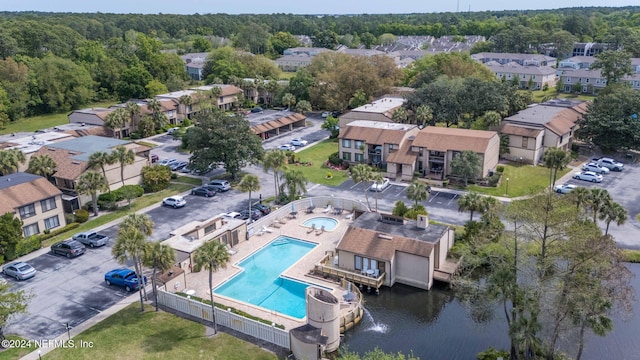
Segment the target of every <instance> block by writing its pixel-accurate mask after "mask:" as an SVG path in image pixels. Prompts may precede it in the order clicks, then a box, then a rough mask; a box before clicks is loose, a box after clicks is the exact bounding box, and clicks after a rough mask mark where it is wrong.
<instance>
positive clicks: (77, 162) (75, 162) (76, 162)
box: [71, 161, 80, 165]
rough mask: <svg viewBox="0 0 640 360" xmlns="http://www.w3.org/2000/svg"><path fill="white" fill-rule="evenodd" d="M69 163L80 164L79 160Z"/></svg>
mask: <svg viewBox="0 0 640 360" xmlns="http://www.w3.org/2000/svg"><path fill="white" fill-rule="evenodd" d="M71 163H72V164H73V165H80V162H79V161H72V162H71Z"/></svg>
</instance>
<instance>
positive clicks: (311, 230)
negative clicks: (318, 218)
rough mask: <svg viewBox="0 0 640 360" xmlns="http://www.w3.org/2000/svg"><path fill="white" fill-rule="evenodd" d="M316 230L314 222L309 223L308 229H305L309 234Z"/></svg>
mask: <svg viewBox="0 0 640 360" xmlns="http://www.w3.org/2000/svg"><path fill="white" fill-rule="evenodd" d="M316 230H317V229H316V224H311V228H310V229H309V230H307V234H310V233H312V232H314V231H316Z"/></svg>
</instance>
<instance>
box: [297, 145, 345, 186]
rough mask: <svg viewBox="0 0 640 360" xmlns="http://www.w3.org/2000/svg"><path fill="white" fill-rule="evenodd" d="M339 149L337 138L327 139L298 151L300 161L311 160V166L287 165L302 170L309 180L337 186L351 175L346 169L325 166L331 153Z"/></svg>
mask: <svg viewBox="0 0 640 360" xmlns="http://www.w3.org/2000/svg"><path fill="white" fill-rule="evenodd" d="M337 151H338V142H337V141H336V139H327V140H324V141H322V142H320V143H318V144H316V145H313V146H311V147H309V148H308V149H304V150H302V151H300V152H298V153H296V158H297V159H298V160H299V161H300V162H311V163H312V164H313V165H311V166H302V165H301V166H296V165H295V164H289V165H287V167H288V168H295V169H297V170H301V171H302V172H303V173H304V176H306V178H307V180H309V181H310V182H313V183H316V184H323V185H329V186H337V185H340V184H342V183H343V182H344V181H345V180H347V179H348V178H349V177H348V176H347V172H346V171H342V170H333V169H329V168H327V167H325V166H324V163H325V162H326V161H327V159H328V158H329V155H331V154H333V153H335V152H337ZM329 172H330V173H331V175H332V177H331V179H327V174H328V173H329Z"/></svg>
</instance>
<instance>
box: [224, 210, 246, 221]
mask: <svg viewBox="0 0 640 360" xmlns="http://www.w3.org/2000/svg"><path fill="white" fill-rule="evenodd" d="M222 217H226V218H229V219H240V218H241V217H242V214H240V213H239V212H235V211H229V212H226V213H224V214H222Z"/></svg>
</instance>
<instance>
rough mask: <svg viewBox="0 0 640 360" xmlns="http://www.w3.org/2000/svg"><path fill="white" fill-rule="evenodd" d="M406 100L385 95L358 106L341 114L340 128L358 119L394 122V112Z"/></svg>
mask: <svg viewBox="0 0 640 360" xmlns="http://www.w3.org/2000/svg"><path fill="white" fill-rule="evenodd" d="M405 102H406V100H405V99H404V98H401V97H383V98H382V99H379V100H376V101H373V102H371V103H369V104H366V105H362V106H360V107H357V108H355V109H353V110H351V111H349V112H348V113H346V114H343V115H340V117H339V119H340V121H339V123H338V125H339V126H340V128H342V127H344V126H345V125H347V124H348V123H350V122H352V121H356V120H367V121H379V122H394V121H393V113H394V112H395V111H396V110H397V109H399V108H400V107H402V105H403V104H404V103H405Z"/></svg>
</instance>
